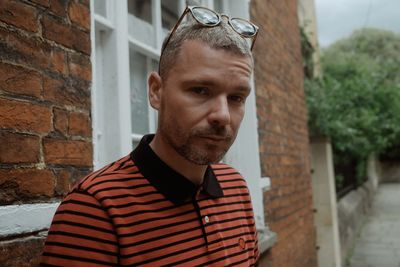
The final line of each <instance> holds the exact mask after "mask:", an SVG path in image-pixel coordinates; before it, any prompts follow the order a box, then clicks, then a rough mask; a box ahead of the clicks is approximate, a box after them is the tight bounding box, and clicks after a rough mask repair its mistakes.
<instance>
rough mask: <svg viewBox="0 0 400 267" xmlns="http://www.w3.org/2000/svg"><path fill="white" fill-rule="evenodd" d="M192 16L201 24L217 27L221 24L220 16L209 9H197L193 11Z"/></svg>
mask: <svg viewBox="0 0 400 267" xmlns="http://www.w3.org/2000/svg"><path fill="white" fill-rule="evenodd" d="M192 14H193V16H194V17H195V18H196V20H197V21H198V22H200V23H201V24H204V25H207V26H215V25H217V24H218V23H219V16H218V15H217V14H216V13H215V12H213V11H211V10H209V9H206V8H202V7H195V8H193V9H192Z"/></svg>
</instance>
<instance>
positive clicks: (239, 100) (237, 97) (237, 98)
mask: <svg viewBox="0 0 400 267" xmlns="http://www.w3.org/2000/svg"><path fill="white" fill-rule="evenodd" d="M229 100H230V101H233V102H237V103H244V102H245V101H246V98H245V97H243V96H240V95H232V96H229Z"/></svg>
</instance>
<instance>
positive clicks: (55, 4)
mask: <svg viewBox="0 0 400 267" xmlns="http://www.w3.org/2000/svg"><path fill="white" fill-rule="evenodd" d="M68 2H69V1H67V0H50V10H51V11H52V12H53V13H54V14H56V15H58V16H60V17H62V18H66V17H67V4H68Z"/></svg>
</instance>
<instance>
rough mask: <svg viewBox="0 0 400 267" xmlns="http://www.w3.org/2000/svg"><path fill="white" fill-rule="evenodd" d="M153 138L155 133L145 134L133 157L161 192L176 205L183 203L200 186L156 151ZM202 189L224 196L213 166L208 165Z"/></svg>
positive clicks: (210, 194) (205, 191)
mask: <svg viewBox="0 0 400 267" xmlns="http://www.w3.org/2000/svg"><path fill="white" fill-rule="evenodd" d="M153 138H154V135H145V136H144V137H143V138H142V140H140V143H139V145H138V146H137V148H136V149H135V150H134V151H133V152H132V153H131V158H132V160H133V161H134V162H135V164H136V166H138V168H139V171H140V172H141V173H142V174H143V176H144V177H145V178H146V179H147V180H149V182H150V183H151V185H153V186H154V187H155V188H156V189H157V190H158V191H159V192H160V193H161V194H163V195H164V196H165V197H166V198H167V199H168V200H170V201H172V202H173V203H174V204H175V205H180V204H183V203H184V202H185V201H186V200H188V199H189V198H193V197H194V196H195V194H196V193H197V190H198V186H196V185H195V184H194V183H192V182H191V181H190V180H189V179H187V178H186V177H184V176H183V175H181V174H179V173H178V172H176V171H175V170H173V169H172V168H171V167H169V166H168V165H167V164H166V163H165V162H164V161H162V160H161V159H160V158H159V157H158V156H157V155H156V153H154V151H153V150H152V149H151V147H150V146H149V144H150V142H151V140H153ZM202 191H203V192H204V193H205V194H207V195H209V196H211V197H213V198H217V197H222V196H224V193H223V191H222V189H221V186H220V184H219V182H218V180H217V178H216V177H215V174H214V172H213V170H212V168H211V166H208V167H207V170H206V173H205V174H204V182H203V188H202Z"/></svg>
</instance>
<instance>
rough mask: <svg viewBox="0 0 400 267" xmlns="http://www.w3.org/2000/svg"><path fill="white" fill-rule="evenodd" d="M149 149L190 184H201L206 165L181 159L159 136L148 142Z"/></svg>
mask: <svg viewBox="0 0 400 267" xmlns="http://www.w3.org/2000/svg"><path fill="white" fill-rule="evenodd" d="M150 147H151V149H152V150H153V151H154V153H156V154H157V156H158V157H159V158H160V159H161V160H162V161H164V162H165V163H166V164H167V165H168V166H169V167H171V168H172V169H173V170H175V171H176V172H178V173H179V174H181V175H183V176H184V177H186V178H187V179H189V180H190V181H191V182H192V183H194V184H196V185H200V184H202V183H203V179H204V174H205V172H206V170H207V165H198V164H194V163H192V162H190V161H189V160H187V159H186V158H184V157H182V156H181V155H180V154H179V153H178V152H176V151H175V149H174V148H172V147H171V145H169V144H168V143H167V142H166V141H165V140H164V139H163V137H162V136H160V135H159V134H156V135H155V136H154V138H153V140H152V141H151V142H150Z"/></svg>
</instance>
